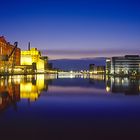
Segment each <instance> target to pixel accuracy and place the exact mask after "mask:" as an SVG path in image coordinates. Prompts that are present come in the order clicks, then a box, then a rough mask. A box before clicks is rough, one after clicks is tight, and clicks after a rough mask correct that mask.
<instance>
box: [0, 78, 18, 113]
mask: <svg viewBox="0 0 140 140" xmlns="http://www.w3.org/2000/svg"><path fill="white" fill-rule="evenodd" d="M19 100H20V86H19V84H14V85H13V84H11V82H10V83H9V82H8V80H7V79H0V111H1V110H4V109H6V108H7V107H8V106H10V105H13V106H14V108H15V109H16V102H17V101H19Z"/></svg>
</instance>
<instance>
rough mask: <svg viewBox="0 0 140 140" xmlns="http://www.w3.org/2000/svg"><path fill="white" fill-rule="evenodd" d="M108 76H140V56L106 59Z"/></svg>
mask: <svg viewBox="0 0 140 140" xmlns="http://www.w3.org/2000/svg"><path fill="white" fill-rule="evenodd" d="M106 74H110V75H120V76H124V75H134V76H135V75H140V56H139V55H125V56H123V57H112V58H109V59H106Z"/></svg>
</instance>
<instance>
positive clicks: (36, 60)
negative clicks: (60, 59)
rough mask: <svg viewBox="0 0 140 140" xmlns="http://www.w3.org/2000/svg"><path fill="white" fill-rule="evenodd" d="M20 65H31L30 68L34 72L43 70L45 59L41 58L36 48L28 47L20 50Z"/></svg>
mask: <svg viewBox="0 0 140 140" xmlns="http://www.w3.org/2000/svg"><path fill="white" fill-rule="evenodd" d="M20 63H21V65H24V66H32V67H31V68H32V69H33V70H35V71H36V72H44V71H45V64H46V63H47V62H46V59H45V60H43V59H41V52H40V51H38V50H37V48H31V49H30V47H29V48H28V50H23V51H21V61H20Z"/></svg>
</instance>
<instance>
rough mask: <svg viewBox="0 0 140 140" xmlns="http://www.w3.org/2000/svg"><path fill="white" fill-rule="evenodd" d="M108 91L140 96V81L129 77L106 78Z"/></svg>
mask: <svg viewBox="0 0 140 140" xmlns="http://www.w3.org/2000/svg"><path fill="white" fill-rule="evenodd" d="M106 90H107V91H108V92H110V91H111V92H112V93H125V94H134V95H135V94H139V93H140V79H137V78H128V77H124V78H122V77H108V78H106Z"/></svg>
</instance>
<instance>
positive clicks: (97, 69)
mask: <svg viewBox="0 0 140 140" xmlns="http://www.w3.org/2000/svg"><path fill="white" fill-rule="evenodd" d="M89 72H90V73H91V74H104V72H105V66H96V65H95V64H90V65H89Z"/></svg>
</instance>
